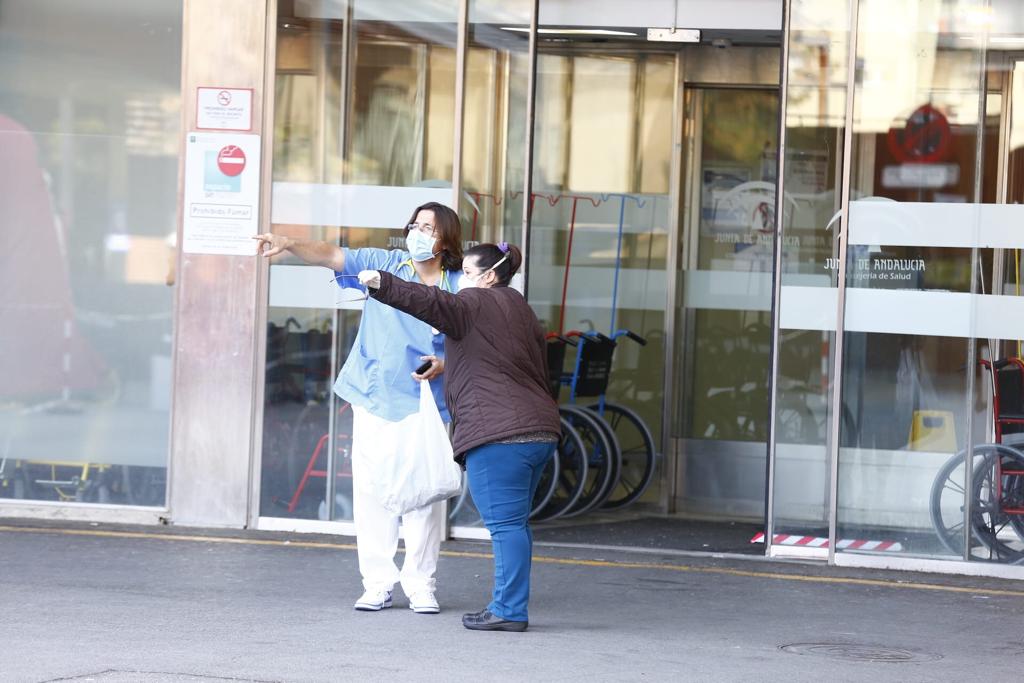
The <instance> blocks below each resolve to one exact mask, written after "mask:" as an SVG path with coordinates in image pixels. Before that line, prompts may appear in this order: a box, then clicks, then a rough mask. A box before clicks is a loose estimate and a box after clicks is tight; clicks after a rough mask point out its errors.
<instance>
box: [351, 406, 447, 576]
mask: <svg viewBox="0 0 1024 683" xmlns="http://www.w3.org/2000/svg"><path fill="white" fill-rule="evenodd" d="M406 438H407V437H406V434H405V433H404V430H403V429H402V428H401V424H400V423H398V422H390V421H388V420H384V419H382V418H379V417H377V416H376V415H372V414H371V413H369V412H367V411H366V410H365V409H364V408H357V407H356V406H352V507H353V517H354V521H355V526H356V549H357V553H358V555H359V573H360V574H362V575H363V587H364V588H365V589H366V590H391V589H392V588H393V587H394V585H395V584H396V583H399V582H401V584H402V590H403V591H404V592H405V594H406V595H412V594H413V593H417V592H419V591H423V590H429V591H433V590H434V587H435V581H434V572H435V571H437V558H438V556H439V555H440V554H441V537H442V535H443V534H444V501H440V502H437V503H434V504H432V505H428V506H426V507H422V508H418V509H416V510H413V511H412V512H407V513H406V514H404V515H402V516H401V522H402V530H403V531H404V532H405V561H404V562H403V563H402V570H401V572H399V570H398V567H397V566H396V565H395V553H396V552H397V551H398V524H399V516H398V515H395V514H392V513H391V512H389V511H388V510H386V509H385V508H384V507H383V506H382V505H381V504H380V503H379V502H378V501H377V499H376V498H375V497H374V496H373V495H372V494H370V493H366V492H365V491H363V490H362V489H361V487H360V485H359V483H360V476H362V475H363V472H364V468H365V463H366V462H367V461H368V460H369V459H371V458H374V457H379V456H380V455H381V454H382V453H386V452H387V451H388V449H393V448H396V447H397V446H398V445H399V444H400V443H401V442H402V441H403V440H404V439H406ZM367 476H368V475H367Z"/></svg>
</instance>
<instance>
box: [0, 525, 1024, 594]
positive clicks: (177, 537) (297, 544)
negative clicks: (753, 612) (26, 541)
mask: <svg viewBox="0 0 1024 683" xmlns="http://www.w3.org/2000/svg"><path fill="white" fill-rule="evenodd" d="M0 532H11V533H33V534H40V533H41V534H59V535H62V536H94V537H96V536H98V537H106V538H145V539H156V540H165V541H189V542H192V543H232V544H236V545H265V546H278V547H283V548H317V549H330V550H355V549H356V546H355V544H354V543H328V542H311V541H291V540H289V541H279V540H271V539H260V538H230V537H223V536H187V535H184V534H154V533H146V532H140V531H104V530H102V529H51V528H45V527H18V526H2V525H0ZM441 555H443V556H445V557H462V558H468V559H478V560H490V559H493V558H494V555H492V554H491V553H475V552H466V551H459V550H442V551H441ZM533 561H534V562H535V563H538V564H558V565H569V566H575V567H607V568H611V569H654V570H660V571H672V572H693V573H697V574H720V575H725V576H742V577H746V578H755V579H776V580H779V581H805V582H808V583H832V584H844V585H852V586H876V587H879V588H910V589H914V590H927V591H940V592H946V593H969V594H972V595H998V596H1002V597H1014V598H1024V590H1009V589H1006V590H1004V589H998V588H970V587H967V586H944V585H942V584H936V583H895V582H892V581H884V580H882V579H857V578H852V577H842V576H805V575H801V574H782V573H779V572H762V571H750V570H744V569H729V568H727V567H699V566H694V565H685V564H665V563H659V562H615V561H612V560H577V559H567V558H561V557H546V556H543V555H541V556H536V555H535V556H534V557H533Z"/></svg>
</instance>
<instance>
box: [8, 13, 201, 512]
mask: <svg viewBox="0 0 1024 683" xmlns="http://www.w3.org/2000/svg"><path fill="white" fill-rule="evenodd" d="M181 31H182V11H181V6H180V3H174V2H171V3H167V2H155V1H152V0H146V1H143V2H108V3H92V2H67V1H64V0H40V1H38V2H36V1H33V2H25V1H21V2H18V1H16V2H5V3H3V5H2V7H0V63H2V64H3V65H4V66H3V68H2V69H0V241H2V245H3V248H2V249H0V253H2V256H0V282H2V284H3V286H4V291H5V292H6V295H5V297H4V300H3V302H2V303H0V376H2V377H3V381H2V382H0V499H7V498H13V499H18V500H22V501H28V500H31V501H51V502H70V503H82V502H86V503H113V504H125V505H137V506H163V505H164V502H165V490H166V482H167V476H166V472H167V460H168V433H169V410H170V396H171V384H172V372H171V343H172V336H171V333H172V292H173V290H172V289H171V288H170V287H168V285H169V284H172V282H173V279H174V270H173V268H174V264H173V253H174V247H175V233H176V229H175V225H176V220H177V210H178V204H177V190H176V188H177V176H178V145H179V141H180V138H179V136H178V131H179V130H180V121H181V96H180V92H181V42H182V32H181Z"/></svg>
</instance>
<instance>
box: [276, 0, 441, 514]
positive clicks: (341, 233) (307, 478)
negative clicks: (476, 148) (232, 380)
mask: <svg viewBox="0 0 1024 683" xmlns="http://www.w3.org/2000/svg"><path fill="white" fill-rule="evenodd" d="M349 5H350V7H349V8H348V9H347V11H346V8H345V7H343V6H339V5H337V4H331V3H281V4H280V7H279V16H278V32H277V41H278V43H277V74H276V81H275V82H276V89H275V102H274V110H275V117H274V118H275V122H274V142H273V144H274V164H273V178H274V187H273V193H274V200H273V207H272V211H271V214H272V216H271V220H272V224H273V225H272V229H273V231H274V232H275V233H279V234H287V235H290V236H293V237H298V238H305V239H317V240H324V241H327V242H332V243H335V244H339V245H341V246H345V247H350V248H359V247H375V248H381V249H393V248H396V247H400V248H404V244H405V242H404V238H403V232H402V227H403V226H404V225H405V223H406V222H407V221H408V217H409V213H410V212H411V211H412V209H413V207H415V206H417V205H419V204H422V203H424V202H425V201H429V200H435V201H442V202H446V201H448V199H449V198H450V196H451V191H450V190H446V189H444V188H446V187H450V185H451V177H452V150H453V137H452V134H453V133H452V131H453V127H454V112H455V37H456V31H455V28H456V21H457V10H458V3H457V2H456V1H452V0H446V1H445V2H435V3H431V4H430V5H429V7H428V6H425V5H421V4H416V3H407V4H405V5H402V4H397V5H396V4H395V3H392V2H387V1H386V0H355V2H353V3H349ZM350 18H351V21H350V20H349V19H350ZM427 188H436V189H433V190H431V189H427ZM424 192H427V193H428V195H429V196H425V195H424V194H423V193H424ZM431 192H433V194H430V193H431ZM357 299H358V297H356V296H355V295H353V294H352V293H351V292H349V291H346V290H340V289H339V288H338V287H337V286H336V285H335V284H334V282H333V281H332V277H331V273H330V271H329V270H327V269H323V268H313V267H310V266H306V265H303V264H301V263H300V262H298V260H297V259H295V258H293V257H289V256H281V257H274V259H273V261H272V265H271V268H270V301H269V306H268V312H267V318H268V329H267V365H266V370H265V372H266V375H265V382H266V384H265V386H266V389H265V392H264V423H263V456H262V473H261V499H260V501H261V502H260V513H261V514H262V515H266V516H274V517H298V518H304V519H320V520H351V519H352V478H351V474H352V473H351V459H350V453H351V433H352V415H351V410H350V408H349V406H348V404H347V403H345V402H344V401H342V400H340V399H339V398H338V397H337V396H335V395H334V393H333V392H332V391H331V386H332V384H333V381H334V378H335V376H336V375H337V373H338V371H339V370H340V369H341V367H342V365H343V364H344V362H345V359H346V358H347V356H348V353H349V350H350V349H351V348H352V344H353V340H354V339H355V334H356V331H357V329H358V325H359V320H360V315H361V310H362V308H361V302H360V301H358V300H357Z"/></svg>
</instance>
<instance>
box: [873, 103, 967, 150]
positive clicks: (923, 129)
mask: <svg viewBox="0 0 1024 683" xmlns="http://www.w3.org/2000/svg"><path fill="white" fill-rule="evenodd" d="M951 141H952V131H950V128H949V120H948V119H947V118H946V116H945V115H944V114H943V113H942V112H940V111H939V110H938V109H936V108H935V107H933V106H932V105H930V104H924V105H921V106H920V107H918V108H917V109H915V110H914V113H913V114H911V115H910V116H909V117H907V121H906V124H905V125H904V126H903V128H890V129H889V135H888V138H887V142H888V146H889V151H890V152H891V153H892V155H893V156H894V157H896V158H897V159H898V160H899V161H905V162H915V163H921V164H930V163H934V162H936V161H941V160H942V159H944V158H946V154H947V153H948V152H949V145H950V142H951Z"/></svg>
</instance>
